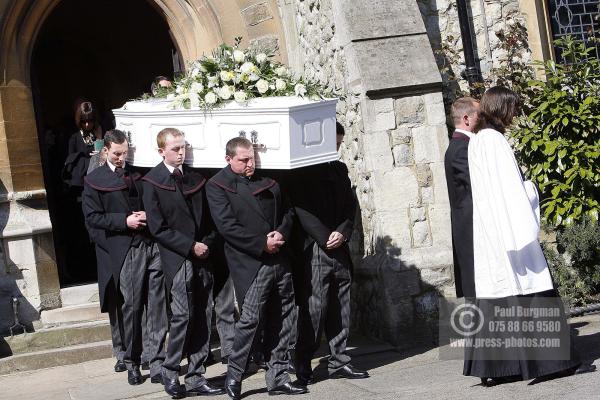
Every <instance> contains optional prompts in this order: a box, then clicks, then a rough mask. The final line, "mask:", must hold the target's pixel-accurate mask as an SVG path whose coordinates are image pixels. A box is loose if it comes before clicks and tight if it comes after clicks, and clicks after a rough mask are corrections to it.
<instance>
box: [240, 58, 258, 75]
mask: <svg viewBox="0 0 600 400" xmlns="http://www.w3.org/2000/svg"><path fill="white" fill-rule="evenodd" d="M255 69H256V66H255V65H254V64H252V63H251V62H250V61H247V62H245V63H243V64H242V66H241V67H240V71H241V72H242V73H243V74H246V75H250V74H251V73H253V72H254V70H255Z"/></svg>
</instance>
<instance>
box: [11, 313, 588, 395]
mask: <svg viewBox="0 0 600 400" xmlns="http://www.w3.org/2000/svg"><path fill="white" fill-rule="evenodd" d="M571 323H572V324H573V326H574V327H575V328H576V329H577V330H578V332H579V338H578V341H577V348H578V350H579V351H580V352H581V353H582V355H583V357H584V358H585V359H587V360H589V361H592V362H594V363H595V364H596V365H598V367H599V368H600V314H595V315H588V316H585V317H580V318H575V319H573V320H571ZM352 346H353V347H352V350H351V354H352V355H353V356H354V362H353V363H354V364H355V365H357V366H360V367H364V368H367V369H369V370H370V372H371V378H369V379H365V380H356V381H348V380H327V379H324V378H325V377H324V375H323V372H324V370H323V369H322V367H323V366H324V364H319V360H318V359H315V360H314V365H315V366H319V365H320V366H319V367H318V368H317V372H316V376H317V379H321V380H320V381H318V382H317V383H316V384H315V385H313V386H311V387H310V394H308V395H304V396H298V397H297V399H298V400H303V399H305V400H309V399H310V400H312V399H326V400H329V399H331V400H337V399H339V400H350V399H379V400H388V399H390V400H391V399H427V400H433V399H457V400H458V399H461V400H462V399H483V398H485V399H486V400H487V399H503V400H504V399H510V398H514V399H544V400H550V399H573V400H575V399H577V400H581V399H600V372H595V373H590V374H585V375H577V376H570V377H567V378H562V379H555V380H552V381H547V382H542V383H538V384H535V385H531V384H529V382H517V383H512V384H505V385H500V386H496V387H491V388H485V387H481V386H479V385H478V383H479V381H478V380H477V379H476V378H470V377H464V376H462V375H461V371H462V361H460V360H450V361H448V360H440V359H439V357H438V352H439V350H438V349H436V348H434V349H429V350H420V351H413V354H410V353H400V352H396V351H394V350H393V349H391V348H389V347H388V346H386V345H383V344H379V343H375V342H372V341H367V340H364V339H360V338H358V339H355V340H354V341H353V342H352ZM113 365H114V360H112V359H105V360H98V361H90V362H86V363H82V364H75V365H69V366H62V367H55V368H48V369H43V370H38V371H30V372H22V373H17V374H12V375H4V376H0V399H1V400H4V399H19V400H25V399H44V400H46V399H48V400H80V399H82V400H83V399H85V400H95V399H98V400H110V399H168V398H169V397H168V396H166V395H165V393H164V392H163V391H162V387H161V386H159V385H156V384H151V383H150V381H149V380H148V381H146V382H145V383H144V384H143V385H140V386H136V387H132V386H129V385H128V384H127V379H126V374H124V373H121V374H116V373H114V372H112V367H113ZM224 372H225V368H224V367H223V366H222V365H220V364H219V365H214V366H211V367H209V368H208V373H207V377H209V378H210V379H214V380H215V382H217V383H218V382H222V380H223V373H224ZM242 390H243V392H244V397H245V398H250V399H256V400H259V399H267V398H269V397H268V396H267V393H266V389H265V386H264V373H263V372H259V373H256V374H254V375H252V376H250V377H248V378H247V379H246V380H245V381H244V383H243V388H242ZM214 398H215V399H218V400H221V399H227V397H226V396H218V397H214Z"/></svg>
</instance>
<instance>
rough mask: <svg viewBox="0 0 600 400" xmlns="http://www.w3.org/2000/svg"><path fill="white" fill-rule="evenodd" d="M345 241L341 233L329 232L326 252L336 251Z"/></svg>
mask: <svg viewBox="0 0 600 400" xmlns="http://www.w3.org/2000/svg"><path fill="white" fill-rule="evenodd" d="M345 239H346V238H344V235H342V234H341V233H339V232H336V231H333V232H331V235H329V239H328V240H327V244H326V247H327V250H333V249H337V248H338V247H340V246H341V245H342V243H344V240H345Z"/></svg>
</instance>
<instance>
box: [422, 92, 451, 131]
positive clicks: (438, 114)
mask: <svg viewBox="0 0 600 400" xmlns="http://www.w3.org/2000/svg"><path fill="white" fill-rule="evenodd" d="M423 102H424V103H425V112H426V114H427V123H428V124H429V125H444V124H446V109H445V108H444V99H443V97H442V93H428V94H426V95H423Z"/></svg>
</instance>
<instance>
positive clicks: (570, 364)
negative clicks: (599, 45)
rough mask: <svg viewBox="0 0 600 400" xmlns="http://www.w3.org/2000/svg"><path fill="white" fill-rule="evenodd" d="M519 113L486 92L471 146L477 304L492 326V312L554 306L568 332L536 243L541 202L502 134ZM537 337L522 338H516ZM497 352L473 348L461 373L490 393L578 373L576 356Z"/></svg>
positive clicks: (497, 92)
mask: <svg viewBox="0 0 600 400" xmlns="http://www.w3.org/2000/svg"><path fill="white" fill-rule="evenodd" d="M517 110H518V97H517V95H516V94H515V93H514V92H512V91H510V90H508V89H505V88H501V87H495V88H492V89H490V90H488V91H487V92H486V93H485V94H484V95H483V98H482V100H481V103H480V120H479V123H478V127H479V129H476V130H477V134H476V135H474V136H473V137H472V138H471V139H470V141H469V146H468V164H469V175H470V180H471V191H472V198H473V259H474V262H473V268H474V280H475V297H476V299H475V304H476V305H477V306H478V307H479V308H480V309H481V310H482V312H483V315H484V319H485V322H486V323H489V322H490V321H493V320H494V319H495V313H494V311H493V310H494V309H495V308H494V307H495V306H498V305H501V306H503V307H507V306H512V305H517V306H518V305H520V304H523V303H526V304H544V302H554V303H555V304H556V307H558V309H560V310H561V311H560V313H561V315H560V319H561V322H562V323H561V326H562V328H563V329H567V330H568V329H569V328H568V325H567V323H566V318H565V316H564V312H563V311H562V303H561V301H560V297H559V296H558V294H557V292H556V290H555V288H554V285H553V282H552V277H551V275H550V271H549V269H548V265H547V263H546V259H545V257H544V254H543V252H542V248H541V246H540V243H539V241H538V234H539V215H538V214H537V212H539V211H536V209H535V208H534V207H536V206H537V199H536V198H535V197H536V196H535V195H534V194H532V193H531V190H530V189H531V188H529V190H528V189H527V184H526V183H524V181H523V178H522V175H521V170H520V168H519V165H518V163H517V161H516V159H515V156H514V154H513V151H512V149H511V147H510V145H509V143H508V141H507V140H506V138H505V137H504V135H503V133H504V130H505V128H506V127H507V126H508V125H510V123H511V121H512V119H513V117H514V116H515V115H516V114H517ZM565 332H566V333H568V331H565ZM488 334H489V333H488ZM481 335H482V336H481V337H484V336H483V334H481ZM533 335H534V333H532V332H516V333H515V334H514V335H513V336H518V337H520V338H530V337H532V336H533ZM567 337H568V334H567ZM473 338H477V334H475V335H474V336H473ZM571 350H572V347H571ZM495 351H496V352H495V353H494V352H493V351H491V352H490V351H489V349H486V350H481V349H477V348H474V349H468V350H467V351H466V352H465V365H464V370H463V374H464V375H468V376H477V377H480V378H481V380H482V384H483V385H486V386H491V385H495V384H500V383H506V382H511V381H516V380H527V379H533V378H538V377H548V376H556V374H572V373H574V372H575V371H576V369H577V367H578V366H579V365H580V363H579V361H577V359H576V355H575V354H574V352H573V351H571V359H563V360H545V359H543V357H541V356H540V355H541V351H540V353H536V352H535V351H534V352H532V351H525V350H524V351H522V352H520V351H511V350H506V349H501V350H497V349H496V350H495ZM508 351H511V352H510V354H511V356H510V358H509V359H508V360H507V359H506V357H502V356H503V355H506V354H502V352H504V353H507V352H508ZM538 356H539V357H538Z"/></svg>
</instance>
